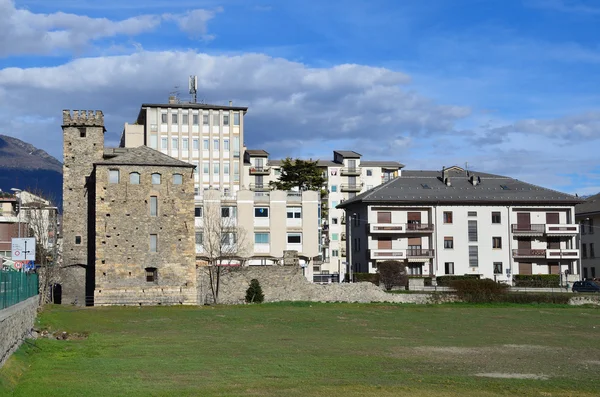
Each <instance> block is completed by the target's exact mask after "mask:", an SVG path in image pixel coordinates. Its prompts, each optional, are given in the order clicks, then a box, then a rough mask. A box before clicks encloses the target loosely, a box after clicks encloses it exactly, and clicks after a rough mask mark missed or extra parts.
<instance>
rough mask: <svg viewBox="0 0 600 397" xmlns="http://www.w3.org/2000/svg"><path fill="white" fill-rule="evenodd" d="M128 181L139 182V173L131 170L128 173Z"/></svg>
mask: <svg viewBox="0 0 600 397" xmlns="http://www.w3.org/2000/svg"><path fill="white" fill-rule="evenodd" d="M129 183H130V184H132V185H139V184H140V174H139V173H137V172H132V173H130V174H129Z"/></svg>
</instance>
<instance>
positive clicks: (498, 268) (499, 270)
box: [494, 262, 502, 274]
mask: <svg viewBox="0 0 600 397" xmlns="http://www.w3.org/2000/svg"><path fill="white" fill-rule="evenodd" d="M494 274H502V262H494Z"/></svg>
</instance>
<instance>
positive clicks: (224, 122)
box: [223, 113, 229, 125]
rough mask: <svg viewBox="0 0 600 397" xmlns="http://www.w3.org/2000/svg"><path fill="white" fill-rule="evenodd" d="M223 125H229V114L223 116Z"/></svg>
mask: <svg viewBox="0 0 600 397" xmlns="http://www.w3.org/2000/svg"><path fill="white" fill-rule="evenodd" d="M223 125H229V114H228V113H224V114H223Z"/></svg>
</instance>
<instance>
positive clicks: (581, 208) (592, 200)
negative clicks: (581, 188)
mask: <svg viewBox="0 0 600 397" xmlns="http://www.w3.org/2000/svg"><path fill="white" fill-rule="evenodd" d="M592 212H600V193H598V194H596V195H594V196H591V197H588V198H587V199H585V201H584V202H583V203H581V204H577V205H576V206H575V214H577V215H579V214H589V213H592Z"/></svg>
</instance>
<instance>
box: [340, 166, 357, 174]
mask: <svg viewBox="0 0 600 397" xmlns="http://www.w3.org/2000/svg"><path fill="white" fill-rule="evenodd" d="M340 175H342V176H345V175H348V176H358V175H360V168H358V167H349V168H342V169H341V170H340Z"/></svg>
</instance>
